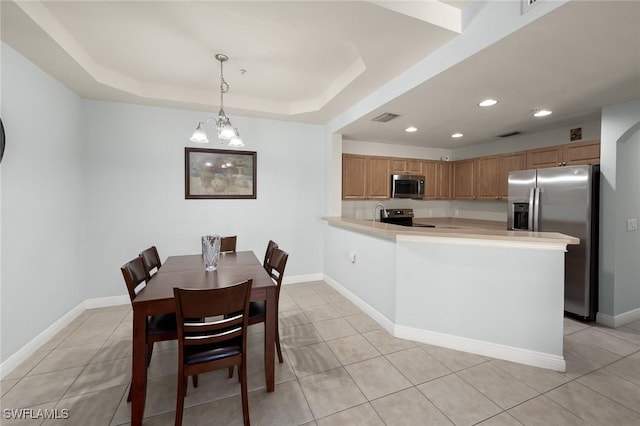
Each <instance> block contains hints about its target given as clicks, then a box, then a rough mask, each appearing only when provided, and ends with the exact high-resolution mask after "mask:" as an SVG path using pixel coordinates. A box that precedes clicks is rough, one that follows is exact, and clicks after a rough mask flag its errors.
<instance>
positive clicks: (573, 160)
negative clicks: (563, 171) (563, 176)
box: [562, 141, 600, 166]
mask: <svg viewBox="0 0 640 426" xmlns="http://www.w3.org/2000/svg"><path fill="white" fill-rule="evenodd" d="M563 154H564V158H563V161H562V165H563V166H574V165H579V164H600V141H590V142H579V143H572V144H569V145H564V152H563Z"/></svg>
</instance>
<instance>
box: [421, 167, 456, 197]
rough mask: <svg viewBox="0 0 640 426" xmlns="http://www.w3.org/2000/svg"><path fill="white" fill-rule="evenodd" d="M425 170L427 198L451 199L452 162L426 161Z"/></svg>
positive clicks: (425, 194) (425, 195)
mask: <svg viewBox="0 0 640 426" xmlns="http://www.w3.org/2000/svg"><path fill="white" fill-rule="evenodd" d="M422 170H423V172H424V179H425V188H424V199H425V200H449V199H451V163H449V162H446V161H425V162H424V163H423V164H422Z"/></svg>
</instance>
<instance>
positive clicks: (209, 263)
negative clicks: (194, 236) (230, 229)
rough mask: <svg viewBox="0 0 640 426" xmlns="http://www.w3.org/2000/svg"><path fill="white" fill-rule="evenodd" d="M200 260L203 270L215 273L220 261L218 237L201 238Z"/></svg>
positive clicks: (207, 236)
mask: <svg viewBox="0 0 640 426" xmlns="http://www.w3.org/2000/svg"><path fill="white" fill-rule="evenodd" d="M202 259H203V260H204V269H205V270H207V271H215V270H216V268H217V267H218V260H219V259H220V235H205V236H204V237H202Z"/></svg>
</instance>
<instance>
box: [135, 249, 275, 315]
mask: <svg viewBox="0 0 640 426" xmlns="http://www.w3.org/2000/svg"><path fill="white" fill-rule="evenodd" d="M248 279H252V280H253V285H252V286H251V288H252V292H255V291H257V290H259V289H260V288H263V287H273V286H275V283H274V282H273V280H272V279H271V278H270V277H269V274H267V272H266V271H265V269H264V268H263V266H262V263H260V261H259V260H258V258H257V257H256V255H255V254H254V253H253V252H251V251H243V252H235V253H224V254H221V255H220V261H219V263H218V267H217V269H216V270H215V271H206V270H205V268H204V262H203V260H202V256H201V255H199V254H193V255H183V256H171V257H170V258H168V259H167V260H166V261H165V264H164V265H163V266H162V267H161V268H160V269H159V270H158V272H157V273H156V274H155V275H154V276H153V278H151V281H150V282H149V285H147V286H146V287H145V289H144V291H142V292H140V294H138V295H137V296H136V298H135V299H134V301H133V303H134V304H138V303H147V302H153V301H158V300H163V299H173V288H174V287H179V288H196V289H198V288H220V287H227V286H230V285H233V284H236V283H239V282H242V281H245V280H248Z"/></svg>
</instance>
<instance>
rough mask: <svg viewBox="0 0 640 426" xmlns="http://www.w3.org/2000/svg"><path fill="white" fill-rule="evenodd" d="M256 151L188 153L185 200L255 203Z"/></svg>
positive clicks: (188, 150) (201, 150) (197, 150)
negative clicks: (245, 201)
mask: <svg viewBox="0 0 640 426" xmlns="http://www.w3.org/2000/svg"><path fill="white" fill-rule="evenodd" d="M256 166H257V153H256V152H255V151H231V150H226V149H206V148H185V149H184V198H185V199H196V200H200V199H237V198H246V199H255V198H256V176H257V173H256V171H257V168H256Z"/></svg>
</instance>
